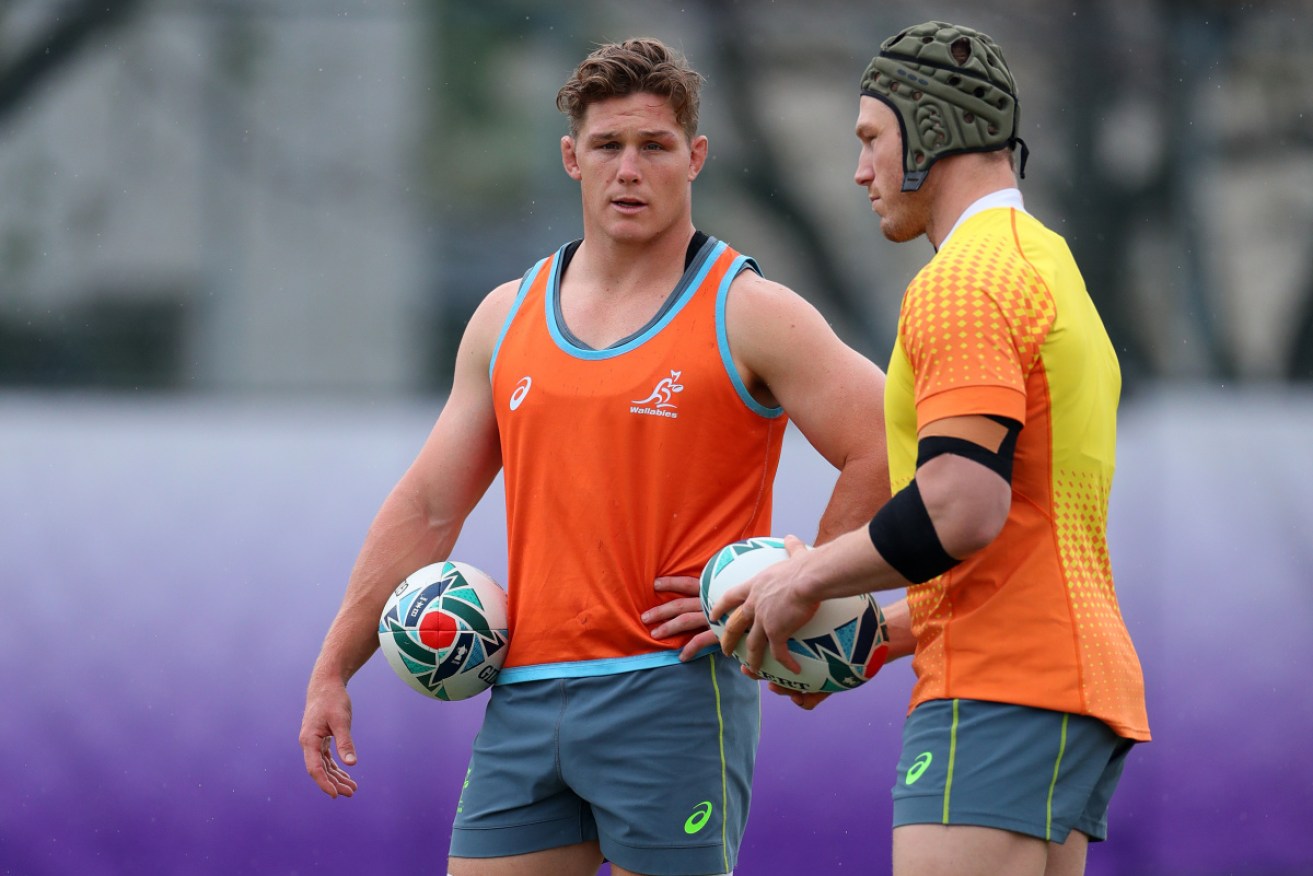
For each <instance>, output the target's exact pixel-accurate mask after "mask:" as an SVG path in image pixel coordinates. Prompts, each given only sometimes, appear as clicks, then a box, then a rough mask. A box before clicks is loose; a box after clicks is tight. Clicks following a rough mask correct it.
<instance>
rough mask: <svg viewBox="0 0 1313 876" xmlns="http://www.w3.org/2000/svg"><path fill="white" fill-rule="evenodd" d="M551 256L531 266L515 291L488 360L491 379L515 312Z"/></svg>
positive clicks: (518, 310)
mask: <svg viewBox="0 0 1313 876" xmlns="http://www.w3.org/2000/svg"><path fill="white" fill-rule="evenodd" d="M550 258H551V256H547V258H544V259H539V260H538V264H536V265H534V266H533V267H532V268H530V269H529V271H528V273H526V274H525V275H524V279H523V280H521V281H520V288H519V291H517V292H516V293H515V301H513V302H512V303H511V309H510V311H509V312H508V313H507V314H506V319H505V321H504V322H502V324H501V334H499V335H497V343H496V344H495V345H494V346H493V348H492V358H491V359H490V360H489V361H488V379H489V380H491V379H492V369H493V367H494V366H495V365H496V364H497V354H498V353H500V352H501V342H502V341H504V340H506V333H507V332H508V331H510V330H511V321H512V320H513V319H515V314H517V313H519V312H520V305H521V304H523V303H524V298H525V296H526V295H528V294H529V287H530V286H532V285H533V281H534V280H536V279H538V272H539V271H541V270H542V269H543V265H545V264H547V259H550Z"/></svg>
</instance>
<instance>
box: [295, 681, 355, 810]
mask: <svg viewBox="0 0 1313 876" xmlns="http://www.w3.org/2000/svg"><path fill="white" fill-rule="evenodd" d="M300 740H301V753H302V754H304V755H305V771H306V772H307V773H309V774H310V778H312V779H314V780H315V784H316V785H318V786H319V788H320V790H322V791H323V792H324V793H325V794H327V795H328V796H330V797H337V796H343V797H350V796H352V795H353V794H355V792H356V787H357V786H356V782H355V780H354V779H352V778H351V776H349V775H347V772H346V770H344V769H342V767H341V766H339V765H338V763H337V761H336V760H334V759H333V743H334V741H336V743H337V751H338V754H340V755H341V756H342V762H343V763H345V764H346V765H347V766H355V763H356V747H355V744H354V743H353V742H352V741H351V697H350V696H348V695H347V692H346V685H345V684H340V683H339V684H329V685H319V686H312V687H311V688H310V691H309V692H308V693H307V694H306V699H305V717H303V718H302V719H301V737H300Z"/></svg>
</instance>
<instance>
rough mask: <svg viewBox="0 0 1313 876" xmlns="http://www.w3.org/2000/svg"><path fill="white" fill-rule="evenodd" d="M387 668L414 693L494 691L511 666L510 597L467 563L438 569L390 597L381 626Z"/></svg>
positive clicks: (450, 695) (428, 569)
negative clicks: (507, 665) (504, 668)
mask: <svg viewBox="0 0 1313 876" xmlns="http://www.w3.org/2000/svg"><path fill="white" fill-rule="evenodd" d="M378 641H379V645H380V646H381V648H382V650H383V654H384V656H386V657H387V661H388V664H389V665H390V666H391V667H392V669H393V670H394V671H395V672H396V673H397V675H399V676H400V677H401V680H402V681H404V682H406V684H408V685H410V686H411V687H412V688H414V689H415V690H417V691H419V692H420V693H422V694H424V695H425V696H430V697H433V698H434V699H439V700H463V699H467V698H468V697H472V696H474V695H475V694H478V693H482V692H483V691H485V690H487V689H488V688H489V687H491V686H492V684H493V682H495V681H496V680H497V674H498V673H499V672H500V671H501V667H502V662H503V661H504V660H505V659H506V645H507V641H508V638H507V630H506V593H505V591H503V590H502V589H501V588H500V587H498V586H497V583H496V582H495V581H493V580H492V579H491V578H489V577H488V576H487V575H486V574H484V573H483V572H481V571H479V570H478V569H476V568H474V567H473V566H469V565H466V564H465V563H456V562H442V563H433V564H432V565H429V566H425V567H424V568H422V569H419V570H418V571H416V572H414V573H413V574H411V575H409V576H408V577H407V578H406V580H404V581H402V582H401V584H400V585H398V587H397V589H396V590H394V591H393V593H392V595H391V596H390V597H388V601H387V604H386V605H385V606H384V607H383V615H382V617H380V618H379V622H378Z"/></svg>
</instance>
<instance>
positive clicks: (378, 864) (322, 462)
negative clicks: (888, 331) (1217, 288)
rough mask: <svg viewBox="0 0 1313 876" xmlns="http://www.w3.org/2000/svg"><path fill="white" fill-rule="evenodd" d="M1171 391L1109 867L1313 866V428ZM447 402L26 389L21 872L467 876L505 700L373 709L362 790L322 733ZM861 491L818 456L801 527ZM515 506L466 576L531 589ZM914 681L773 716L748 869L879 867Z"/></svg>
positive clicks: (1149, 408)
mask: <svg viewBox="0 0 1313 876" xmlns="http://www.w3.org/2000/svg"><path fill="white" fill-rule="evenodd" d="M1309 402H1310V398H1309V397H1308V396H1307V395H1293V394H1289V393H1281V394H1276V393H1274V394H1272V395H1262V394H1259V395H1255V394H1252V393H1251V394H1246V395H1238V394H1225V393H1210V394H1198V395H1196V394H1189V393H1182V392H1180V391H1179V390H1178V391H1177V392H1175V393H1174V394H1171V395H1168V394H1154V393H1142V394H1140V395H1139V396H1138V397H1137V398H1136V399H1134V400H1133V403H1128V404H1127V405H1126V406H1125V408H1124V414H1123V420H1122V428H1121V433H1120V441H1121V454H1120V465H1119V472H1118V481H1117V485H1116V488H1115V490H1114V495H1113V511H1112V513H1113V562H1114V567H1115V570H1116V574H1117V576H1118V586H1119V591H1120V593H1121V596H1122V604H1123V610H1124V613H1125V614H1126V617H1127V620H1128V623H1129V625H1130V627H1131V631H1132V634H1133V635H1134V637H1135V639H1136V642H1137V645H1138V647H1139V649H1140V655H1141V659H1142V661H1143V663H1144V666H1145V670H1146V673H1147V676H1148V689H1149V696H1150V704H1149V706H1150V720H1151V722H1152V725H1153V730H1154V734H1155V742H1154V743H1152V744H1151V745H1148V746H1141V747H1140V748H1139V749H1137V750H1136V751H1134V752H1133V753H1132V755H1131V758H1130V762H1129V765H1128V767H1127V770H1126V775H1125V778H1124V780H1123V782H1122V786H1121V790H1120V792H1119V794H1118V796H1117V797H1116V799H1115V800H1114V802H1113V809H1112V814H1111V826H1110V831H1111V841H1110V842H1109V843H1106V844H1104V845H1102V846H1096V847H1094V848H1093V849H1092V851H1091V854H1090V862H1089V869H1088V872H1089V873H1091V874H1190V876H1209V874H1308V873H1313V843H1310V842H1309V841H1308V840H1307V838H1306V836H1307V833H1306V822H1307V819H1308V817H1309V815H1310V814H1311V813H1313V752H1310V750H1309V747H1308V745H1307V740H1308V739H1309V731H1310V730H1311V729H1313V706H1311V705H1310V698H1309V697H1308V683H1307V681H1306V680H1305V679H1306V677H1307V672H1308V668H1307V667H1308V666H1309V665H1310V664H1313V638H1311V637H1310V636H1309V626H1310V624H1309V622H1310V619H1313V588H1311V587H1310V586H1309V585H1310V574H1309V571H1308V570H1309V569H1310V567H1313V537H1311V536H1313V466H1310V465H1309V464H1308V462H1307V455H1306V454H1307V445H1308V438H1307V436H1308V435H1309V434H1313V405H1311V404H1310V403H1309ZM437 409H438V403H437V402H434V403H433V404H432V405H429V406H425V405H420V404H401V403H395V404H387V405H369V404H367V403H340V404H335V403H322V404H320V403H311V402H298V403H295V404H277V403H273V402H269V401H248V402H236V401H234V402H231V403H225V402H215V401H208V402H202V401H195V400H192V401H181V400H156V401H151V400H146V401H141V402H138V403H131V404H125V403H123V402H121V401H116V402H110V401H101V400H96V399H88V398H80V397H77V396H58V395H55V396H49V395H47V396H24V395H0V557H3V560H4V561H3V563H0V594H2V595H3V609H2V610H0V693H2V694H3V703H4V705H3V706H2V707H0V744H2V745H3V748H4V750H3V753H0V794H2V796H0V800H2V801H3V802H2V803H0V872H3V873H15V874H47V873H50V874H63V873H75V872H76V873H82V874H102V873H103V874H123V873H151V874H158V873H194V874H208V873H234V872H237V873H284V874H295V873H316V874H334V873H343V874H347V873H350V874H355V873H367V872H381V871H384V870H385V869H386V870H387V871H396V870H398V869H406V870H408V871H413V872H429V873H442V872H444V870H443V863H444V862H445V856H446V847H447V838H448V827H449V823H450V819H451V816H452V813H453V811H454V808H455V802H456V797H457V794H458V793H459V790H460V783H461V779H462V777H463V773H464V768H465V762H466V757H467V754H468V748H469V744H470V741H471V740H472V738H473V735H474V732H475V728H476V727H477V725H478V722H479V719H480V716H481V713H482V709H483V702H484V698H482V697H480V698H478V699H475V700H472V701H466V702H463V703H452V704H441V703H437V702H433V701H428V700H425V699H424V698H422V697H420V696H418V695H416V694H415V693H414V692H412V691H410V690H409V689H407V688H406V687H405V686H404V685H402V684H401V682H400V681H398V680H397V679H395V678H394V677H393V676H392V675H391V672H390V670H389V669H388V668H387V666H386V664H385V663H384V662H383V661H382V660H381V659H378V660H374V661H372V662H371V663H370V664H369V665H368V666H366V667H365V669H364V670H363V671H362V672H361V673H360V674H359V676H357V678H356V679H355V681H353V683H352V685H351V691H352V695H353V698H354V703H355V715H356V720H355V734H356V740H357V744H358V747H359V752H360V758H361V759H360V763H359V765H358V766H357V768H356V769H355V770H354V775H355V777H356V778H357V779H358V780H359V782H360V791H359V793H358V795H357V796H356V797H355V798H354V799H351V800H329V799H328V798H326V797H325V796H323V795H322V794H321V793H320V792H319V791H318V790H317V789H316V788H315V787H314V786H313V785H312V783H311V782H310V780H309V779H308V778H307V777H306V775H305V773H304V768H303V766H302V760H301V754H300V751H299V748H298V746H297V741H296V735H297V730H298V727H299V723H300V713H301V707H302V704H303V695H304V685H305V681H306V675H307V672H308V670H309V668H310V664H311V662H312V661H313V659H314V656H315V654H316V652H317V650H318V647H319V643H320V641H321V639H322V636H323V634H324V631H325V629H326V628H327V625H328V623H329V621H330V619H331V618H332V615H333V613H334V611H335V610H336V607H337V605H338V602H339V600H340V598H341V594H342V589H343V586H344V583H345V578H346V575H347V573H348V571H349V569H350V566H351V563H352V561H353V559H354V556H355V553H356V550H357V549H358V547H359V545H360V541H361V538H362V537H363V535H364V532H365V529H366V527H367V526H368V524H369V521H370V520H371V518H372V517H373V514H374V512H375V510H376V509H377V507H378V505H379V503H380V502H381V501H382V499H383V497H384V495H385V494H386V492H387V490H388V489H389V488H390V486H391V485H392V483H393V481H394V480H395V479H396V478H397V477H398V476H399V475H400V473H401V471H402V470H403V469H404V467H405V466H406V465H407V463H408V462H409V461H410V458H411V456H412V455H413V454H414V452H415V451H416V450H417V449H418V447H419V444H420V442H421V441H422V440H423V438H424V436H425V434H426V433H427V431H428V429H429V427H430V425H431V422H432V420H433V418H434V417H435V416H436V413H437ZM832 481H833V473H832V472H831V471H830V470H829V468H828V466H826V465H825V463H824V462H822V461H821V460H820V459H819V458H818V457H817V456H816V455H815V454H814V453H812V452H811V451H810V449H809V448H807V447H806V445H805V444H803V443H802V442H801V440H800V439H799V438H798V436H797V435H796V434H794V433H790V440H789V441H788V443H787V446H786V457H785V462H784V464H783V465H782V467H781V473H780V477H779V480H778V482H777V486H776V490H777V493H776V495H777V509H776V518H775V519H776V525H775V527H774V530H775V532H776V533H777V534H784V533H786V532H797V533H799V534H802V535H804V536H806V537H810V536H811V535H812V534H813V533H814V526H815V519H816V517H817V515H818V514H819V510H820V507H821V504H822V503H823V502H824V499H825V497H826V494H827V491H828V489H829V486H830V484H831V483H832ZM503 537H504V528H503V520H502V506H501V502H500V482H498V484H497V485H495V486H494V493H491V494H490V496H489V499H488V500H487V501H485V503H484V504H483V505H482V506H481V507H480V508H479V510H478V511H477V512H476V514H475V515H474V516H473V517H472V518H471V520H470V521H469V523H468V524H467V526H466V529H465V532H464V535H463V536H462V539H461V541H460V543H459V545H458V548H457V550H456V552H455V554H454V556H455V557H456V558H458V559H461V560H463V561H465V562H469V563H472V564H474V565H476V566H480V567H482V568H484V569H485V570H486V571H488V572H489V573H491V574H492V575H493V576H494V577H497V578H498V579H499V580H504V571H505V550H504V547H503V544H502V539H503ZM909 689H910V670H909V666H908V664H906V663H902V664H894V665H893V666H891V667H888V668H886V670H885V671H884V672H883V673H882V674H881V676H880V677H879V678H878V679H877V680H876V681H875V682H873V683H871V684H869V685H867V686H866V687H864V688H863V689H861V690H859V691H856V692H853V693H851V694H844V695H841V696H838V697H834V698H832V699H831V700H830V701H829V702H827V703H826V704H825V705H824V706H823V707H822V708H820V709H819V710H817V711H816V712H814V713H810V714H807V713H803V712H801V711H799V710H797V709H795V708H793V707H792V706H791V705H790V704H789V703H787V701H784V700H781V699H779V698H775V697H769V696H768V697H766V699H765V702H764V715H763V738H762V746H761V756H760V760H759V765H758V773H757V781H756V790H755V798H754V806H753V810H752V816H751V820H750V822H749V826H748V835H747V839H746V842H745V846H744V849H743V854H742V857H741V860H740V865H739V868H738V872H739V873H741V874H796V873H808V874H811V873H839V872H856V873H879V872H886V871H887V869H888V861H889V809H890V806H889V787H890V785H891V784H892V781H893V766H894V762H895V759H896V754H897V745H898V734H899V728H900V727H901V723H902V718H903V714H904V709H905V704H906V699H907V693H908V690H909Z"/></svg>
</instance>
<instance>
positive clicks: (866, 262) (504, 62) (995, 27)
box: [0, 0, 1313, 398]
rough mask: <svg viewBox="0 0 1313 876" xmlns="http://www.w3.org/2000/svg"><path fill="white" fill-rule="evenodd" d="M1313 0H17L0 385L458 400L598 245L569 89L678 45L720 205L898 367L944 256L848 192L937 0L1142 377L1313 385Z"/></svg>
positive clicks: (719, 222) (796, 283) (3, 37)
mask: <svg viewBox="0 0 1313 876" xmlns="http://www.w3.org/2000/svg"><path fill="white" fill-rule="evenodd" d="M1309 11H1310V4H1309V3H1308V2H1304V0H1275V2H1265V3H1235V2H1220V0H1216V2H1209V0H1200V2H1185V0H1134V2H1132V0H1115V2H1096V0H1066V2H1038V0H1017V2H1011V3H997V4H981V3H953V2H945V3H938V4H933V5H931V4H925V3H908V2H882V3H852V2H845V0H813V2H805V3H804V2H767V0H754V2H747V0H744V2H729V0H720V2H717V0H686V2H664V0H649V2H600V0H583V2H572V3H556V4H546V3H537V2H528V0H502V2H482V3H457V2H441V0H436V2H418V0H410V2H407V0H372V2H371V0H354V2H349V0H117V2H112V0H12V2H5V3H0V192H3V197H0V387H3V388H11V389H57V390H95V391H107V392H113V393H120V392H131V393H144V392H153V393H207V394H262V395H269V394H273V395H276V396H287V395H296V396H305V395H310V396H324V395H331V396H353V395H367V396H369V397H371V398H377V397H380V396H414V395H425V394H431V393H441V392H442V391H444V390H445V388H446V385H447V381H448V380H449V377H450V361H451V358H452V356H453V353H454V344H455V343H456V341H457V339H458V338H459V335H460V332H461V330H462V328H463V326H464V323H465V321H466V319H467V318H468V316H469V314H470V312H471V311H472V310H473V307H474V306H475V304H476V303H477V301H478V300H479V299H480V298H481V297H482V295H483V294H485V293H486V292H487V291H488V290H489V289H490V288H492V287H493V286H494V285H496V284H497V283H500V282H503V281H505V280H509V279H512V278H514V277H518V276H519V275H520V274H521V273H523V271H524V270H525V269H526V268H527V267H528V266H529V265H531V264H532V263H533V262H534V261H535V260H536V259H537V258H539V257H540V256H542V255H545V254H546V253H547V252H549V251H551V250H552V249H554V248H555V247H556V246H558V245H560V244H561V243H563V242H565V241H566V240H569V239H571V238H573V237H576V236H578V235H579V234H580V233H581V232H580V226H579V206H578V192H577V188H576V187H575V185H574V184H573V183H571V181H570V180H569V179H568V178H567V177H566V176H565V174H564V172H563V171H562V170H561V166H560V158H559V150H558V147H557V140H558V138H559V137H560V135H561V134H562V133H563V132H564V131H565V123H564V119H563V118H562V117H561V116H560V114H559V113H558V112H557V111H556V109H555V106H554V97H555V93H556V90H557V88H558V87H559V86H560V84H561V83H562V82H563V81H564V79H565V77H566V76H567V75H568V74H569V72H570V70H571V68H572V67H573V65H574V64H575V63H576V62H577V61H578V60H579V59H580V58H581V57H582V56H583V55H584V54H585V53H586V52H587V51H589V50H590V49H591V48H592V47H593V46H594V45H595V44H596V43H598V42H601V41H606V40H610V39H619V38H623V37H626V36H633V35H652V36H658V37H661V38H663V39H665V40H666V41H668V42H670V43H672V44H673V45H675V46H676V47H678V48H679V49H681V50H682V51H683V52H684V53H685V54H686V55H688V57H689V58H690V60H691V61H692V62H693V64H694V66H695V67H697V68H698V69H700V70H701V71H702V72H703V73H704V74H705V75H706V76H707V80H708V81H707V83H706V86H705V90H704V94H703V119H702V132H703V133H706V134H707V135H708V136H709V137H710V140H711V159H710V162H709V164H708V167H707V169H706V171H705V172H704V173H703V175H702V177H701V178H700V179H699V181H698V183H697V185H696V187H695V195H694V218H695V221H696V222H697V224H698V225H699V227H701V228H702V229H703V230H705V231H707V232H709V233H711V234H715V235H716V236H718V237H722V238H724V239H726V240H728V241H730V242H731V243H732V244H734V245H735V246H736V247H738V248H739V249H741V250H742V251H744V252H747V253H749V254H751V255H754V256H755V257H756V258H757V259H758V260H759V261H760V262H761V264H762V267H763V269H764V271H765V273H766V275H767V276H769V277H771V278H772V279H776V280H779V281H781V282H784V283H785V284H787V285H790V286H792V287H794V288H795V289H796V290H797V291H799V292H800V293H802V294H803V295H804V296H806V297H808V298H809V299H810V300H812V301H813V302H814V303H815V304H816V305H817V306H818V307H819V308H820V309H821V310H822V312H823V313H825V314H826V316H827V317H828V318H829V319H830V320H831V321H832V322H833V324H834V325H835V327H836V329H837V330H838V331H839V333H840V334H841V335H842V336H843V337H844V338H845V339H846V340H848V341H849V342H850V343H851V344H853V345H854V346H856V347H858V348H859V349H861V350H863V351H864V352H866V353H867V354H869V355H870V356H871V357H872V358H873V359H875V360H876V361H877V362H881V363H883V362H884V361H885V359H886V357H887V353H888V350H889V348H890V346H891V344H892V340H893V329H894V319H895V316H896V313H897V305H898V299H899V296H900V294H901V291H902V289H903V287H904V285H905V284H906V282H907V281H908V280H909V279H910V278H911V276H912V275H913V273H914V272H915V271H916V269H917V268H918V267H919V266H920V265H921V264H922V263H923V262H924V261H925V260H926V259H927V258H928V257H929V255H930V254H931V251H930V248H929V246H928V244H923V243H917V244H912V245H910V246H902V247H895V246H892V245H888V244H885V243H884V242H883V241H882V240H881V239H880V238H879V232H878V229H877V226H876V222H875V220H874V218H873V217H872V216H871V215H870V213H869V208H868V204H867V202H866V199H865V197H864V195H863V193H862V192H861V190H859V189H858V188H857V187H856V186H854V185H853V184H852V173H853V169H854V166H855V160H856V155H857V143H856V140H855V138H854V137H853V135H852V126H853V121H854V119H855V115H856V109H857V81H858V77H859V75H860V74H861V72H862V69H863V68H864V67H865V65H866V62H867V61H868V60H869V58H870V56H871V55H872V54H873V53H874V51H875V50H876V47H877V46H878V43H879V40H880V39H881V38H883V37H884V36H887V35H888V34H890V33H892V32H894V31H896V30H897V29H898V28H900V27H903V26H906V25H909V24H913V23H916V22H919V21H922V20H925V19H927V18H931V17H934V18H941V19H947V20H954V21H959V22H961V23H965V24H970V25H973V26H975V27H978V28H980V29H982V30H985V31H986V32H988V33H991V34H992V35H993V36H994V37H995V38H996V39H997V40H998V41H999V42H1000V43H1001V44H1002V46H1003V48H1004V50H1005V52H1006V55H1007V58H1008V60H1009V62H1010V64H1011V66H1012V68H1013V71H1014V73H1015V74H1016V76H1017V78H1018V81H1019V86H1020V98H1021V108H1022V115H1021V132H1020V133H1021V135H1022V136H1023V137H1024V138H1025V140H1026V141H1027V143H1028V144H1029V145H1030V147H1031V149H1032V156H1031V160H1030V163H1029V165H1028V167H1027V179H1026V180H1025V181H1024V182H1023V183H1022V190H1023V192H1024V194H1025V197H1026V200H1027V205H1028V207H1029V208H1030V209H1031V211H1032V212H1034V213H1036V214H1037V215H1038V216H1039V217H1041V218H1042V219H1043V220H1044V221H1045V222H1046V223H1047V224H1049V225H1050V226H1051V227H1053V228H1054V229H1056V230H1058V231H1059V232H1061V233H1062V234H1064V235H1065V236H1066V237H1067V239H1068V240H1069V242H1070V244H1071V246H1072V249H1073V250H1074V252H1075V254H1076V256H1077V259H1078V261H1079V262H1080V264H1081V265H1082V268H1083V270H1084V271H1085V274H1086V279H1087V282H1088V285H1089V287H1090V290H1091V293H1092V294H1093V296H1094V297H1095V299H1096V301H1097V302H1098V304H1099V306H1100V308H1101V310H1102V312H1103V314H1104V317H1105V320H1106V322H1107V323H1108V327H1109V330H1110V333H1111V334H1112V337H1113V339H1114V342H1115V344H1116V346H1117V349H1118V352H1119V354H1120V356H1121V358H1122V364H1123V368H1124V371H1125V374H1126V383H1127V387H1128V391H1129V392H1131V393H1134V392H1135V391H1136V390H1137V389H1138V388H1139V387H1141V386H1142V385H1144V384H1145V383H1146V382H1151V381H1152V382H1164V381H1165V382H1177V381H1184V382H1190V383H1199V382H1205V383H1208V384H1211V385H1216V386H1226V387H1233V386H1236V385H1246V384H1253V383H1266V384H1270V383H1273V382H1287V381H1308V380H1310V379H1311V378H1313V246H1310V243H1311V242H1313V160H1311V159H1313V65H1309V64H1308V63H1307V51H1306V43H1307V40H1308V34H1309V32H1310V27H1309V25H1310V15H1309Z"/></svg>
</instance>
